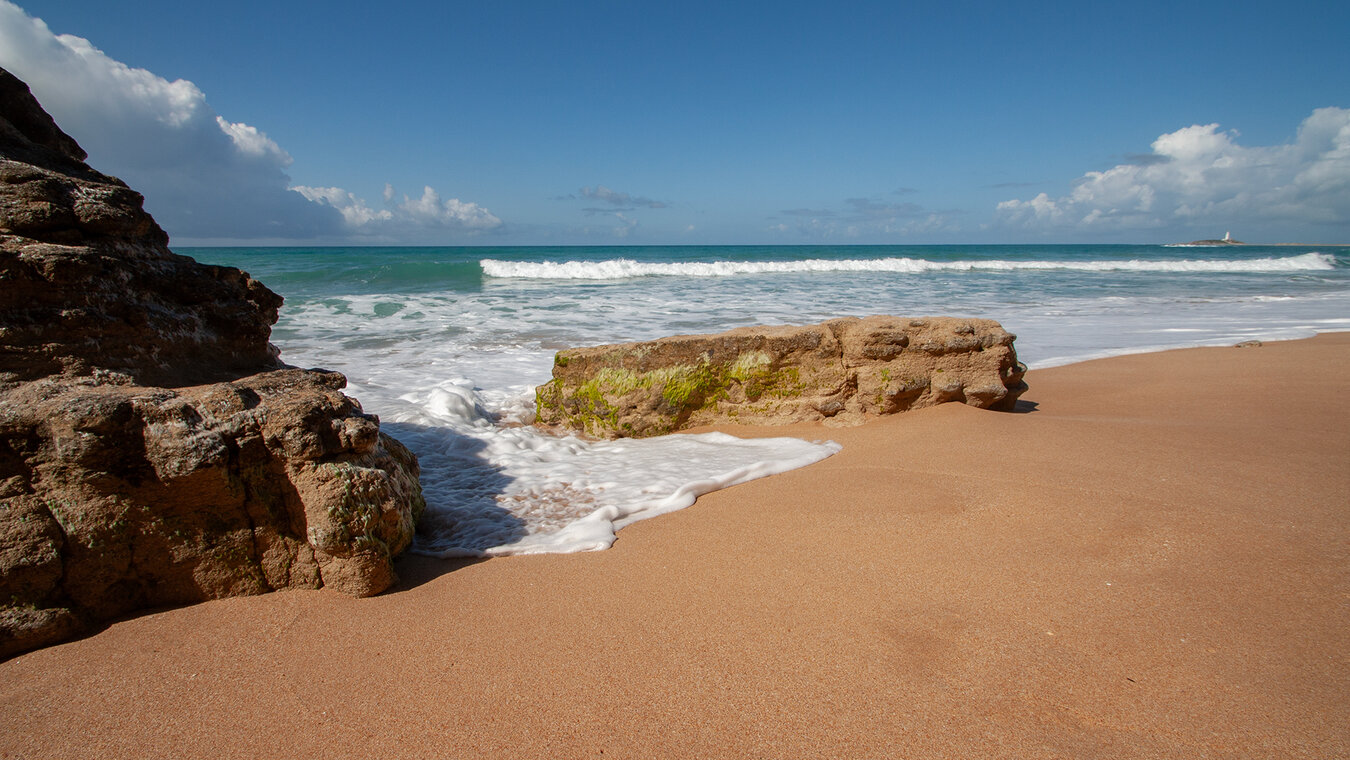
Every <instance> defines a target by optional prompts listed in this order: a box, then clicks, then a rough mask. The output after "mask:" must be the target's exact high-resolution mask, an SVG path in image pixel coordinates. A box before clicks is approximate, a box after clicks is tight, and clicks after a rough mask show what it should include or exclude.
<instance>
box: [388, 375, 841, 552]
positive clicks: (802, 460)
mask: <svg viewBox="0 0 1350 760" xmlns="http://www.w3.org/2000/svg"><path fill="white" fill-rule="evenodd" d="M401 401H403V402H404V405H403V406H402V408H401V409H400V411H399V412H397V413H396V414H394V415H388V416H386V417H385V424H384V426H385V428H386V429H387V430H388V431H390V432H392V433H394V434H395V435H396V436H398V438H400V439H401V440H403V441H405V442H406V443H408V444H409V445H411V446H412V447H413V448H414V450H416V451H417V454H418V457H419V458H420V460H421V462H422V473H423V477H422V488H423V493H424V495H425V496H426V499H427V512H426V515H425V516H424V517H423V519H422V522H421V524H420V526H419V533H418V538H417V542H416V543H415V544H414V545H413V548H412V551H413V552H415V553H419V554H426V555H430V556H436V557H463V556H501V555H511V554H538V553H567V552H578V551H594V550H599V549H606V548H609V546H610V545H611V544H613V543H614V537H615V536H614V534H615V531H617V530H619V529H620V528H622V527H624V526H626V525H630V524H632V523H634V522H637V521H639V520H644V519H647V518H649V517H655V516H657V515H662V514H666V513H668V512H673V511H675V510H678V509H683V508H685V507H688V506H690V505H691V504H693V503H694V500H695V499H697V498H698V497H699V496H701V495H703V494H705V493H708V492H710V491H715V490H718V489H721V488H727V487H729V486H733V485H737V484H739V483H745V482H747V481H750V480H754V479H756V478H762V477H765V476H768V475H775V474H778V473H781V472H786V471H788V470H792V469H796V468H798V467H804V466H806V465H808V464H812V463H813V462H817V461H820V460H821V459H824V458H826V457H828V456H830V455H831V454H834V453H835V452H837V451H839V446H838V445H837V444H835V443H831V442H823V443H821V442H817V443H811V442H807V441H803V440H799V439H796V438H761V439H740V438H736V437H734V436H730V435H726V434H723V433H703V434H697V435H669V436H661V437H659V438H647V439H640V440H637V439H625V440H617V441H586V440H582V439H580V438H577V437H576V436H571V435H567V436H554V435H549V434H547V433H542V432H540V431H539V430H536V429H535V428H532V427H523V426H502V425H499V424H498V423H497V420H496V419H494V415H493V414H492V413H490V412H489V411H488V410H487V408H486V405H485V404H484V402H483V399H482V398H481V397H479V395H478V394H477V392H476V391H475V390H474V389H473V387H472V384H471V383H470V382H469V381H468V380H464V379H455V380H450V381H446V382H443V383H440V384H438V385H437V386H434V387H431V388H427V389H424V390H422V391H418V392H413V393H409V394H405V395H404V396H403V397H402V398H401Z"/></svg>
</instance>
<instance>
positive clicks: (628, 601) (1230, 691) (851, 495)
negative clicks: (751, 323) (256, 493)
mask: <svg viewBox="0 0 1350 760" xmlns="http://www.w3.org/2000/svg"><path fill="white" fill-rule="evenodd" d="M1027 379H1028V382H1029V383H1030V386H1031V389H1030V390H1029V391H1028V392H1027V393H1026V395H1025V396H1024V397H1023V403H1021V404H1020V407H1021V409H1022V413H1012V414H1008V413H997V412H989V411H981V410H976V409H972V408H969V407H964V406H959V405H953V404H948V405H944V406H941V407H937V408H933V409H925V410H920V411H917V412H911V413H908V414H904V415H899V416H896V417H892V418H889V419H885V420H880V421H877V422H873V423H870V424H868V425H865V426H863V427H859V428H847V429H830V428H823V427H817V426H805V425H802V426H795V427H792V428H771V429H744V428H734V429H730V430H728V432H732V433H735V434H740V435H746V434H756V435H761V434H762V435H784V434H792V435H798V436H802V437H806V438H832V439H834V440H836V441H839V442H840V443H842V444H844V450H843V451H842V452H841V453H839V454H838V455H836V456H834V457H832V458H830V459H828V460H826V461H824V462H821V463H819V464H817V465H813V466H811V467H808V468H805V469H802V470H797V471H794V472H790V473H787V474H784V475H780V476H776V477H773V478H769V479H765V480H760V481H756V482H753V483H749V484H746V485H742V486H737V487H734V488H730V489H727V490H725V491H721V492H717V493H714V494H710V495H707V496H704V497H703V498H701V499H700V500H699V501H698V503H697V504H695V505H694V506H693V507H691V508H689V509H687V510H684V511H682V512H677V513H675V514H672V515H667V516H663V517H659V518H656V519H654V520H650V521H647V522H642V523H638V524H636V525H633V526H630V527H628V528H626V529H624V530H623V531H622V532H621V533H620V534H619V540H618V541H617V542H616V543H615V545H614V547H613V548H612V549H610V550H609V551H604V552H594V553H589V554H579V555H567V556H556V555H555V556H536V557H513V558H504V559H493V560H489V561H482V562H459V563H445V562H441V561H433V560H428V559H424V558H416V557H412V558H408V559H406V560H403V561H402V562H401V564H400V574H401V575H402V577H403V583H402V584H401V585H400V586H398V587H397V588H396V589H394V590H393V591H391V592H388V593H386V594H384V595H382V596H379V597H375V598H371V599H361V600H353V599H349V598H345V597H342V596H340V595H337V594H335V593H329V592H282V593H276V594H271V595H267V596H262V597H252V598H244V599H231V600H225V601H220V602H212V603H208V604H202V605H197V606H195V607H190V608H185V609H177V610H170V611H165V612H160V613H154V614H148V615H143V616H140V617H137V618H134V619H131V620H127V621H124V622H120V623H117V624H115V625H112V626H110V627H108V628H107V629H106V630H104V631H102V632H100V633H98V634H97V635H94V636H91V637H89V638H86V639H83V640H80V641H75V642H71V643H68V644H64V645H61V646H56V647H51V648H48V649H44V650H40V651H36V652H32V653H29V654H26V655H23V656H20V657H17V658H14V659H12V660H10V661H8V662H5V663H0V757H188V756H191V757H206V756H216V757H270V756H281V757H325V758H340V757H361V758H368V757H513V758H514V757H594V756H600V755H604V756H617V757H737V758H743V757H907V758H927V757H952V758H977V757H1018V758H1037V757H1074V758H1084V757H1102V758H1126V757H1138V758H1144V757H1147V758H1170V757H1175V758H1201V757H1252V758H1257V757H1263V758H1266V757H1313V758H1332V757H1346V756H1350V334H1344V333H1342V334H1332V335H1323V336H1319V337H1317V338H1314V339H1312V340H1307V341H1293V342H1286V343H1267V344H1265V345H1264V346H1259V347H1249V348H1218V349H1189V350H1183V351H1172V352H1164V353H1158V354H1147V355H1138V356H1128V357H1118V358H1113V359H1106V360H1101V361H1094V362H1086V363H1083V364H1077V365H1072V366H1068V367H1060V368H1054V369H1048V370H1039V371H1033V372H1031V373H1030V374H1029V375H1028V378H1027Z"/></svg>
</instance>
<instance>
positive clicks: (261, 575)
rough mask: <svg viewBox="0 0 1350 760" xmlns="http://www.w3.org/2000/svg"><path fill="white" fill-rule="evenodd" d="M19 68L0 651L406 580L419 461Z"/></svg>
mask: <svg viewBox="0 0 1350 760" xmlns="http://www.w3.org/2000/svg"><path fill="white" fill-rule="evenodd" d="M84 158H85V153H84V151H83V150H81V149H80V147H79V146H78V145H77V144H76V143H75V141H74V140H72V139H71V138H70V137H68V136H67V135H65V134H64V133H63V132H61V130H60V129H59V128H58V127H57V126H56V124H55V123H54V122H53V121H52V119H51V117H50V116H48V115H47V114H46V113H45V112H44V111H43V110H42V108H41V107H40V106H39V105H38V103H37V101H36V100H35V99H34V98H33V96H32V95H31V94H30V93H29V91H28V88H27V86H26V85H24V84H23V83H22V82H20V81H19V80H18V79H16V78H14V77H13V76H12V75H10V74H9V73H8V72H5V71H3V70H0V657H4V656H8V655H10V654H13V653H15V652H18V651H23V650H25V649H29V648H32V647H34V646H41V645H44V644H47V643H51V642H54V641H58V640H60V639H62V638H66V637H68V636H70V635H72V634H74V633H76V632H78V631H80V630H82V629H84V628H86V627H87V626H88V625H90V624H91V623H93V622H96V621H99V620H103V619H107V618H109V617H112V616H115V615H119V614H123V613H126V612H129V611H132V610H135V609H138V608H142V607H147V606H162V605H169V604H182V603H187V602H195V601H201V600H205V599H211V598H217V597H222V596H229V595H235V594H254V593H260V592H264V591H269V590H272V589H280V588H317V587H319V586H331V587H334V588H337V589H338V590H341V591H345V592H347V593H351V594H356V595H367V594H373V593H378V592H379V591H382V590H383V589H385V588H386V587H388V586H389V584H390V583H392V582H393V579H394V576H393V569H392V557H393V556H394V555H396V554H397V553H398V552H400V551H402V550H403V549H404V548H405V547H406V546H407V545H408V543H409V542H410V541H411V538H412V533H413V523H414V520H415V518H416V516H417V514H418V512H419V511H420V510H421V508H422V505H423V502H422V497H421V491H420V488H419V486H418V484H417V476H418V468H417V460H416V458H415V457H414V456H413V455H412V454H411V453H410V452H409V451H408V450H407V449H406V448H404V447H403V446H402V445H401V444H399V443H398V442H397V441H395V440H393V439H392V438H389V437H388V436H386V435H384V434H383V433H381V432H380V431H379V421H378V420H377V419H376V418H375V417H373V416H371V415H367V414H364V413H363V412H362V411H361V408H360V406H359V405H358V404H357V403H356V402H355V401H354V400H352V399H349V398H347V397H346V396H344V395H343V394H342V393H341V392H340V389H341V388H342V387H343V386H344V385H345V384H346V380H345V378H343V377H342V376H341V375H339V374H337V373H332V372H324V371H317V370H314V371H311V370H299V369H294V368H288V367H286V365H284V364H282V363H281V362H280V361H279V360H278V358H277V351H276V349H275V348H273V347H272V346H271V345H270V344H269V343H268V339H269V337H270V334H271V325H272V324H273V323H274V322H275V321H276V318H277V309H278V307H279V306H280V305H281V298H280V297H279V296H277V295H276V294H274V293H272V292H271V291H270V290H268V289H267V288H266V287H264V286H263V285H262V283H259V282H257V281H256V280H253V279H252V278H250V277H249V276H248V275H247V274H246V273H244V272H241V271H239V270H237V269H232V268H229V267H219V266H207V265H204V264H199V263H197V262H196V261H194V260H192V259H191V258H188V257H186V256H179V255H176V254H174V253H173V252H171V251H170V250H169V248H168V236H167V235H166V234H165V233H164V231H163V230H161V229H160V228H159V226H158V225H157V224H155V222H154V220H153V219H151V218H150V216H149V215H148V214H146V213H145V211H144V210H143V209H142V198H141V196H140V195H139V194H137V193H135V192H134V191H132V190H131V189H129V188H128V187H127V186H126V185H124V184H123V183H122V182H121V181H120V180H117V179H115V178H113V177H108V176H106V175H103V174H100V173H98V172H96V171H94V170H93V169H91V168H89V167H88V166H87V165H86V164H85V163H84Z"/></svg>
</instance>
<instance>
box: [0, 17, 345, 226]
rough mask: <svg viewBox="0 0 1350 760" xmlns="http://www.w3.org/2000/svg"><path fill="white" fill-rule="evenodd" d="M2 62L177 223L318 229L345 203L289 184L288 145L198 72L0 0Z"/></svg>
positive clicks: (101, 159)
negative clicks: (171, 66) (96, 41)
mask: <svg viewBox="0 0 1350 760" xmlns="http://www.w3.org/2000/svg"><path fill="white" fill-rule="evenodd" d="M0 66H3V67H4V68H6V69H8V70H9V71H10V72H11V73H13V74H14V75H15V76H17V77H19V78H20V79H22V80H24V81H25V82H27V83H28V86H29V88H30V89H32V91H33V94H34V95H35V96H36V97H37V99H38V101H39V102H41V103H42V105H43V107H44V108H45V109H47V111H48V112H49V113H51V114H52V116H53V117H54V118H55V119H56V121H57V123H58V124H60V125H61V128H62V129H63V130H65V131H66V132H67V133H69V134H70V135H71V136H72V137H74V138H75V139H76V141H78V142H79V143H80V145H81V147H83V148H84V149H85V151H87V152H88V153H89V162H90V163H91V164H92V165H93V166H95V168H98V169H100V170H102V171H104V172H107V173H109V174H114V175H116V176H119V177H121V178H122V179H124V180H125V181H126V182H127V183H128V184H129V185H131V186H132V187H133V188H135V189H136V190H138V191H140V192H141V193H143V194H144V195H145V196H146V208H147V209H148V210H149V211H150V212H151V213H152V214H154V215H155V218H156V219H157V220H158V221H159V223H160V224H161V225H162V226H163V227H164V228H165V229H167V230H168V231H169V233H170V234H171V235H175V236H186V237H203V238H206V237H238V238H249V237H313V236H318V235H324V234H329V233H332V232H335V231H336V230H337V229H338V227H339V225H340V223H341V215H339V214H337V213H336V212H334V211H333V209H331V208H328V207H325V206H318V205H315V204H313V203H310V202H309V201H307V200H305V199H304V198H303V197H302V196H300V195H297V194H296V193H293V192H290V191H289V190H288V186H289V184H290V180H289V178H288V177H287V176H286V173H285V172H284V168H285V167H286V166H288V165H290V163H291V157H290V156H289V155H287V153H286V151H284V150H282V149H281V147H280V146H278V145H277V144H276V143H275V142H273V141H272V140H270V139H268V137H267V135H265V134H264V133H262V132H261V131H259V130H258V129H257V128H255V127H252V126H249V125H247V124H240V123H234V122H230V121H228V120H226V119H224V118H222V117H220V116H219V115H217V114H216V113H215V112H214V111H213V110H212V109H211V107H210V106H209V105H207V102H206V97H205V95H203V93H202V91H201V90H200V89H198V88H197V86H196V85H194V84H193V83H191V82H188V81H186V80H182V79H179V80H176V81H173V82H170V81H168V80H167V79H164V78H163V77H160V76H157V75H155V74H152V73H151V72H149V71H146V70H145V69H136V68H131V67H130V66H127V65H126V64H124V63H121V62H119V61H115V60H113V59H112V58H109V57H108V56H107V55H105V54H104V53H103V51H101V50H99V49H98V48H96V47H94V45H93V44H92V43H90V42H89V41H88V40H86V39H83V38H81V37H75V36H72V35H67V34H62V35H56V34H53V33H52V32H51V30H49V29H48V28H47V25H46V24H45V23H43V22H42V21H41V20H40V19H35V18H32V17H31V16H28V15H27V14H26V13H24V11H23V10H21V9H20V8H18V7H17V6H15V5H14V4H12V3H9V2H6V1H5V0H0Z"/></svg>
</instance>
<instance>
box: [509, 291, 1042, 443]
mask: <svg viewBox="0 0 1350 760" xmlns="http://www.w3.org/2000/svg"><path fill="white" fill-rule="evenodd" d="M1015 338H1016V336H1014V335H1013V334H1012V333H1010V332H1008V331H1006V330H1004V329H1003V327H1002V326H1001V325H999V323H997V322H994V321H992V320H987V319H960V318H954V317H926V318H922V319H909V318H901V317H891V316H873V317H866V318H862V319H859V318H857V317H845V318H842V319H834V320H830V321H828V322H824V323H821V324H817V325H808V326H805V327H793V326H770V327H742V328H738V329H735V330H730V331H728V332H724V333H718V334H716V335H678V336H674V337H668V338H661V339H659V340H654V341H646V342H641V343H623V344H618V345H607V346H595V347H592V348H573V349H566V350H563V351H560V352H558V354H557V356H556V357H555V359H554V364H553V379H552V380H551V381H549V382H548V383H545V384H544V385H541V386H539V388H538V389H537V393H536V397H537V399H538V409H537V414H536V420H535V422H536V424H538V425H540V426H543V427H548V428H554V429H562V430H571V431H576V432H580V433H583V434H585V435H590V436H595V437H600V438H620V437H645V436H652V435H662V434H665V433H670V432H674V431H676V430H681V429H684V428H689V427H694V426H698V425H716V424H726V423H738V422H739V423H748V424H756V425H785V424H790V423H794V422H803V421H820V420H823V421H825V423H826V424H832V425H857V424H861V423H862V422H863V421H865V420H867V419H869V418H872V417H878V416H881V415H886V414H894V413H896V412H903V411H905V410H908V409H917V408H921V407H925V406H933V405H935V404H941V403H945V402H948V401H960V402H963V403H966V404H969V405H971V406H976V407H980V408H985V409H1001V410H1010V409H1012V407H1013V405H1014V404H1015V403H1016V401H1017V397H1018V396H1020V395H1021V394H1022V392H1023V391H1025V390H1026V383H1024V382H1023V381H1022V376H1023V374H1024V373H1025V372H1026V367H1025V366H1024V365H1022V364H1021V363H1019V362H1018V361H1017V352H1016V351H1015V350H1014V349H1013V340H1014V339H1015Z"/></svg>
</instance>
